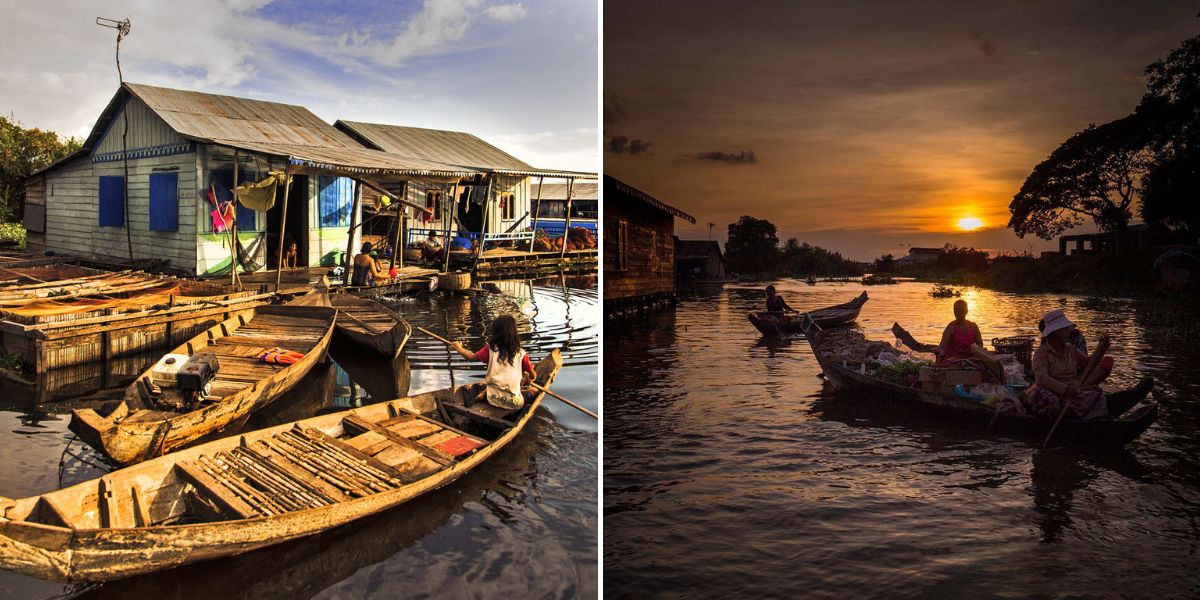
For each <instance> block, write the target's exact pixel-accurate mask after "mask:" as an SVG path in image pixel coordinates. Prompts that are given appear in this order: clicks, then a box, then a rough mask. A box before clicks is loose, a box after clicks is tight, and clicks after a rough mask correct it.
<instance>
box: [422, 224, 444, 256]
mask: <svg viewBox="0 0 1200 600" xmlns="http://www.w3.org/2000/svg"><path fill="white" fill-rule="evenodd" d="M417 247H418V248H420V249H421V260H424V261H437V260H441V258H442V242H441V241H440V240H438V237H437V233H436V232H434V231H432V230H431V231H430V232H429V235H428V236H426V237H425V239H423V240H421V241H420V242H417Z"/></svg>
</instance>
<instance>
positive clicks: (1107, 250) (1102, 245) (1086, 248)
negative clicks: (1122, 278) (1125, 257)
mask: <svg viewBox="0 0 1200 600" xmlns="http://www.w3.org/2000/svg"><path fill="white" fill-rule="evenodd" d="M1187 241H1188V239H1187V236H1186V235H1181V234H1180V233H1179V232H1176V231H1171V230H1170V229H1168V228H1166V227H1163V226H1161V225H1159V226H1156V225H1147V224H1146V223H1138V224H1137V225H1130V226H1129V228H1127V229H1125V230H1123V231H1107V232H1100V233H1083V234H1076V235H1063V236H1059V238H1058V253H1059V254H1061V255H1063V256H1067V255H1068V254H1114V253H1119V252H1129V251H1133V250H1146V249H1148V248H1153V247H1155V246H1163V245H1167V244H1173V243H1186V242H1187ZM1072 244H1074V245H1075V247H1074V248H1070V249H1068V248H1067V246H1070V245H1072Z"/></svg>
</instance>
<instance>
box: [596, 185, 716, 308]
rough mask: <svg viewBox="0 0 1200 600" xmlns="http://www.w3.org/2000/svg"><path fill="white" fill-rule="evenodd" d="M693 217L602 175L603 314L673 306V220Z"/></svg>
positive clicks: (686, 219)
mask: <svg viewBox="0 0 1200 600" xmlns="http://www.w3.org/2000/svg"><path fill="white" fill-rule="evenodd" d="M676 217H678V218H680V219H684V220H685V221H688V222H689V223H695V222H696V219H695V217H692V216H691V215H689V214H687V213H685V212H683V211H681V210H679V209H677V208H675V207H673V206H670V205H668V204H666V203H664V202H662V201H660V200H658V199H656V198H654V197H652V196H651V195H650V194H647V193H645V192H643V191H641V190H639V189H637V188H635V187H633V186H631V185H629V184H627V183H624V182H622V181H620V180H618V179H616V178H614V177H612V176H609V175H605V176H604V235H603V236H602V238H601V245H602V246H603V248H604V312H605V315H607V316H616V315H621V314H626V313H629V312H636V311H639V310H642V309H647V308H653V307H656V306H662V305H670V304H673V303H674V302H675V218H676Z"/></svg>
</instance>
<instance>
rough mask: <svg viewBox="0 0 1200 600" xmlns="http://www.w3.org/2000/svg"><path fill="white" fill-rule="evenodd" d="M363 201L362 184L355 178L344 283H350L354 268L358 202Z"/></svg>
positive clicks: (343, 276) (343, 274) (347, 232)
mask: <svg viewBox="0 0 1200 600" xmlns="http://www.w3.org/2000/svg"><path fill="white" fill-rule="evenodd" d="M361 201H362V184H361V183H359V182H358V180H357V179H355V180H354V201H353V202H352V203H351V204H350V229H348V230H346V234H347V236H348V238H349V239H347V240H346V271H345V272H344V273H342V284H343V285H349V283H350V272H351V271H353V270H354V228H355V227H357V226H358V225H357V224H356V221H358V204H359V202H361Z"/></svg>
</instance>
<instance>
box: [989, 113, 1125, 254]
mask: <svg viewBox="0 0 1200 600" xmlns="http://www.w3.org/2000/svg"><path fill="white" fill-rule="evenodd" d="M1147 143H1148V139H1147V137H1146V133H1145V130H1144V124H1143V123H1142V119H1141V118H1140V116H1138V115H1130V116H1128V117H1125V118H1123V119H1118V120H1116V121H1112V122H1109V123H1105V124H1103V125H1098V126H1097V125H1089V126H1088V127H1087V128H1086V129H1084V130H1083V131H1080V132H1079V133H1076V134H1075V135H1073V136H1071V137H1070V138H1069V139H1068V140H1067V141H1065V142H1063V143H1062V145H1060V146H1059V147H1058V148H1057V149H1056V150H1055V151H1054V152H1052V153H1051V154H1050V157H1049V158H1047V159H1046V160H1045V161H1043V162H1042V163H1041V164H1039V165H1038V166H1037V167H1035V168H1034V169H1033V172H1032V173H1030V174H1029V177H1028V178H1026V179H1025V183H1024V184H1023V185H1022V186H1021V190H1020V191H1019V192H1017V194H1016V195H1015V196H1013V199H1012V202H1011V203H1009V206H1008V208H1009V211H1010V212H1011V213H1012V217H1011V218H1010V219H1009V222H1008V226H1009V227H1011V228H1012V230H1013V231H1014V232H1016V234H1017V236H1018V237H1025V236H1026V235H1027V234H1030V233H1032V234H1034V235H1037V236H1038V237H1041V238H1043V239H1051V238H1053V237H1055V236H1056V235H1058V234H1060V233H1062V232H1064V231H1066V230H1068V229H1070V228H1072V227H1075V226H1076V225H1079V224H1081V223H1083V222H1084V221H1085V220H1086V219H1088V218H1090V219H1091V220H1092V221H1094V222H1095V223H1096V225H1097V226H1098V227H1099V228H1100V229H1101V230H1102V231H1116V230H1120V229H1125V228H1126V227H1128V226H1129V220H1130V219H1131V218H1132V216H1133V204H1134V202H1135V200H1137V198H1138V193H1139V190H1140V187H1141V179H1142V177H1143V175H1144V174H1145V172H1146V167H1147V164H1148V160H1149V155H1148V152H1147V149H1146V147H1147Z"/></svg>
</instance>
